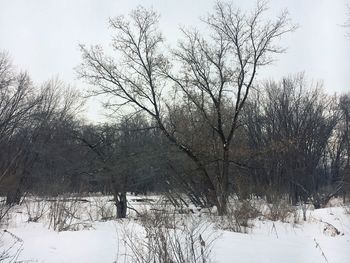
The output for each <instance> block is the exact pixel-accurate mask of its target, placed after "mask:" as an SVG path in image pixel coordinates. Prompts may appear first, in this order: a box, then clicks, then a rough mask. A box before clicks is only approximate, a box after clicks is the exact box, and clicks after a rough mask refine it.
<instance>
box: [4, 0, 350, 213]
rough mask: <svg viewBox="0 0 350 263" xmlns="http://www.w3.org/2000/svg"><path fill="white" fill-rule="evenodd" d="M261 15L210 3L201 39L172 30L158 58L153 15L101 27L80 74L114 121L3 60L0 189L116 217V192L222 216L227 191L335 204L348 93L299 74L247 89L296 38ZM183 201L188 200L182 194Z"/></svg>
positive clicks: (123, 204) (342, 186)
mask: <svg viewBox="0 0 350 263" xmlns="http://www.w3.org/2000/svg"><path fill="white" fill-rule="evenodd" d="M266 11H267V6H266V4H265V3H262V2H258V4H257V6H256V8H255V9H253V10H252V11H248V12H243V11H241V10H239V9H236V8H234V7H233V6H232V5H231V4H227V3H220V2H218V3H217V4H216V5H215V8H214V11H213V12H212V14H210V15H208V16H207V17H206V18H204V19H203V22H204V23H205V25H206V26H207V28H208V32H207V33H206V34H203V33H200V32H199V31H198V30H196V29H183V30H182V33H183V37H182V38H181V40H179V43H178V46H177V47H176V48H173V49H170V50H169V49H168V48H167V45H166V44H165V40H164V38H163V36H162V34H161V32H160V30H159V28H158V22H159V15H158V14H157V13H156V12H154V11H153V10H147V9H145V8H142V7H139V8H137V9H135V10H133V11H132V12H131V14H130V16H129V17H124V16H120V17H116V18H113V19H110V21H109V23H110V27H111V28H112V30H113V34H114V36H113V40H112V47H113V50H114V52H116V55H114V56H113V57H112V56H108V55H106V54H105V53H104V52H103V49H102V48H101V47H100V46H93V47H91V48H87V47H85V46H81V52H82V63H81V65H80V66H79V67H78V69H77V73H78V75H79V77H80V78H82V79H84V80H86V81H87V82H88V83H89V84H91V86H92V92H91V94H90V95H93V96H99V95H103V96H104V97H106V98H107V100H108V101H107V103H106V108H107V109H109V110H111V112H112V114H114V115H115V116H117V115H118V116H120V115H121V116H122V117H121V118H118V121H114V122H113V121H110V122H107V123H105V124H100V125H97V124H89V123H88V122H86V121H84V120H83V119H82V118H79V117H78V116H79V114H78V113H79V111H80V110H81V109H82V105H83V100H82V99H81V96H80V95H79V94H78V93H77V92H76V91H75V90H74V89H71V88H69V87H67V86H65V85H64V84H63V83H62V82H60V81H59V80H51V81H48V82H46V83H44V84H43V85H41V86H40V87H34V85H33V84H32V82H31V81H30V78H29V76H28V74H27V73H22V72H16V70H15V69H14V67H13V65H12V64H11V61H10V59H9V57H8V55H7V54H6V53H1V55H0V92H1V93H0V96H1V98H0V99H1V101H0V147H1V156H0V193H1V194H4V195H6V202H7V204H9V205H11V204H15V203H18V202H20V200H21V198H22V197H23V196H24V195H25V194H27V193H33V194H39V195H56V194H61V193H67V192H68V193H73V192H74V193H83V192H85V193H86V192H103V193H109V194H113V196H114V201H115V204H116V206H117V216H118V217H125V216H126V211H127V198H126V193H127V192H133V193H136V194H137V193H147V192H157V193H162V194H164V195H166V196H168V197H169V200H171V202H173V203H174V204H175V205H178V204H179V203H182V204H185V205H186V204H187V205H188V202H192V203H194V204H196V205H198V206H201V207H207V206H216V207H217V209H218V213H219V214H221V215H222V214H225V213H226V211H227V206H228V200H229V197H230V196H231V195H233V194H235V195H237V196H238V197H239V198H242V199H246V198H251V197H253V196H258V197H261V198H266V199H267V200H269V201H270V202H274V201H275V200H278V199H280V198H287V199H288V200H289V201H290V202H291V203H292V204H297V203H301V202H303V203H304V202H311V203H313V204H314V205H315V207H320V206H322V205H323V204H325V203H326V202H327V201H328V200H329V199H330V198H331V197H332V196H340V195H342V196H343V197H344V198H346V193H347V192H348V191H349V185H350V172H349V158H350V142H349V141H350V133H349V128H350V127H349V126H350V124H349V121H350V95H349V94H343V95H339V96H336V95H334V96H330V95H328V94H326V93H325V92H324V91H323V89H322V85H321V84H310V83H308V80H307V77H306V76H305V75H304V74H295V75H291V76H287V77H285V78H283V79H282V80H270V81H264V82H261V81H260V82H258V81H257V80H256V76H257V74H258V72H259V71H260V69H261V68H263V67H266V66H268V65H269V64H271V63H272V62H273V60H274V59H275V56H276V55H279V54H281V53H283V52H284V51H285V49H284V47H282V46H279V44H278V42H279V39H280V38H281V37H283V36H284V35H285V34H287V33H290V32H292V31H294V30H295V29H296V27H295V26H294V25H293V24H292V23H291V21H290V19H289V17H288V14H287V13H286V12H282V13H281V14H280V15H279V16H278V17H277V18H276V19H274V20H272V19H266V18H265V14H266ZM184 196H186V198H184Z"/></svg>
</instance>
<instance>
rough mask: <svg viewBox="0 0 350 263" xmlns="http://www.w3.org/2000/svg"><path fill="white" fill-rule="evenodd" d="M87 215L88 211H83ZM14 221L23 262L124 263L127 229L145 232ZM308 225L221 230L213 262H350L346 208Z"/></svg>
mask: <svg viewBox="0 0 350 263" xmlns="http://www.w3.org/2000/svg"><path fill="white" fill-rule="evenodd" d="M101 198H102V197H101ZM103 198H105V199H106V200H107V199H108V198H106V197H103ZM147 198H149V197H147ZM82 210H84V211H86V207H84V205H82ZM201 216H202V217H203V216H204V215H201ZM11 217H12V219H13V220H11V221H10V222H9V224H8V225H7V226H6V227H5V226H3V227H2V230H1V232H3V229H6V231H8V232H9V233H8V232H4V233H3V241H4V243H3V244H4V247H6V245H9V244H10V243H12V242H13V239H14V237H13V236H12V235H11V234H13V235H15V236H16V237H18V238H20V239H21V240H23V242H22V246H23V247H22V251H21V253H20V255H19V257H18V260H19V261H21V260H23V261H28V260H32V261H34V262H53V263H54V262H110V263H112V262H117V261H118V257H119V261H120V262H124V261H123V260H121V258H122V257H123V254H124V253H125V250H124V243H123V241H122V236H123V234H122V232H123V230H122V229H123V227H125V224H126V223H130V222H131V223H132V224H133V225H134V226H136V228H135V230H136V231H140V232H141V231H142V228H141V227H140V226H139V224H138V223H137V221H135V220H133V219H125V220H109V221H105V222H102V221H92V222H91V226H90V227H89V228H88V229H81V230H78V231H62V232H56V231H54V230H52V229H49V228H48V223H47V222H45V220H41V221H40V220H39V222H38V223H34V222H27V217H28V216H27V215H26V213H25V210H23V207H18V208H16V209H15V210H13V211H12V212H11ZM307 219H308V220H307V221H306V222H303V221H301V222H298V223H297V224H293V223H283V222H280V221H276V222H272V221H269V220H266V219H262V218H258V219H255V220H254V221H253V222H252V223H253V225H254V227H253V228H252V229H249V231H248V233H247V234H244V233H236V232H230V231H223V230H219V229H216V235H217V236H218V237H217V239H216V240H215V242H214V244H213V249H212V259H213V262H218V263H231V262H237V263H245V262H259V263H268V262H278V263H283V262H286V263H287V262H288V263H289V262H299V263H303V262H307V263H312V262H315V263H316V262H317V263H319V262H327V261H328V262H330V263H348V262H350V215H349V214H347V213H346V211H345V210H344V208H343V207H340V206H339V207H328V208H323V209H317V210H312V211H309V213H308V216H307ZM209 221H210V220H209V219H208V222H209ZM327 223H328V224H331V225H332V226H334V227H336V228H337V229H338V230H339V231H340V234H339V235H336V236H331V235H327V234H326V233H325V232H324V228H325V226H326V225H327ZM208 224H209V223H208ZM10 233H11V234H10ZM0 250H1V247H0ZM322 253H324V256H323V255H322ZM4 262H6V261H4Z"/></svg>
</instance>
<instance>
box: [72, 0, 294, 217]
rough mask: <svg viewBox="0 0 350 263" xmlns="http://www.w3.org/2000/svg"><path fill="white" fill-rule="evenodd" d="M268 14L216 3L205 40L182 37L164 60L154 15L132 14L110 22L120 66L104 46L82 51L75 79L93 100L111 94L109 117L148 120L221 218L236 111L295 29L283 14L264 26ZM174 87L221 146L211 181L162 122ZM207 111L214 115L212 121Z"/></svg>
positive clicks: (139, 11)
mask: <svg viewBox="0 0 350 263" xmlns="http://www.w3.org/2000/svg"><path fill="white" fill-rule="evenodd" d="M266 10H267V7H266V4H265V3H262V2H258V4H257V7H256V8H255V9H254V10H253V11H252V12H251V13H244V12H241V11H240V10H238V9H235V8H233V7H232V5H230V4H224V3H220V2H219V3H217V4H216V6H215V10H214V12H213V14H212V15H210V16H208V17H207V19H205V23H206V24H207V25H208V27H209V29H210V32H211V34H210V36H208V37H202V36H201V35H200V34H199V33H197V32H196V31H186V30H183V33H184V36H185V39H184V40H183V41H182V42H180V44H179V48H178V49H176V50H175V51H174V52H171V53H173V55H172V56H170V58H167V57H166V55H165V54H166V50H165V48H164V46H163V37H162V35H161V33H160V32H159V30H158V21H159V15H158V14H157V13H156V12H154V11H151V10H146V9H144V8H142V7H139V8H137V9H136V10H134V11H132V12H131V14H130V19H126V18H125V17H123V16H119V17H117V18H114V19H110V27H111V28H112V29H113V30H114V31H115V36H114V38H113V42H112V44H113V48H114V50H115V51H116V52H117V56H116V57H117V59H113V58H112V57H108V56H106V55H104V53H103V51H102V48H101V47H98V46H96V47H92V48H90V49H87V48H85V47H84V46H82V47H81V49H82V54H83V63H82V65H81V66H80V68H79V70H78V73H79V75H80V77H82V78H84V79H86V80H87V81H89V82H90V83H91V84H93V85H95V86H96V87H97V88H96V89H95V92H94V95H100V94H105V95H108V96H109V98H110V101H109V103H108V105H107V106H108V107H109V108H112V109H113V110H114V111H118V110H120V109H121V108H125V107H127V108H128V109H134V110H136V111H143V112H145V113H147V114H148V116H149V117H151V118H152V119H153V120H154V121H155V122H156V123H157V125H158V127H159V129H160V130H162V131H163V133H164V134H165V136H166V137H167V138H168V139H169V140H170V141H171V142H172V143H174V144H175V145H176V146H177V147H178V148H179V149H180V150H181V151H183V152H184V153H185V154H186V155H187V156H188V157H189V158H190V159H191V160H192V161H193V162H194V163H195V164H196V166H197V168H198V170H199V171H200V173H201V174H202V179H203V181H205V185H206V186H207V189H203V191H206V193H207V194H206V196H207V198H208V202H209V203H211V204H213V205H216V206H217V208H218V211H219V213H220V214H223V213H225V212H226V206H227V198H228V194H229V192H228V190H229V187H228V177H229V165H230V146H231V142H232V138H233V137H234V134H235V131H236V129H237V127H238V126H239V116H240V112H241V110H242V108H243V106H244V104H245V102H246V99H247V97H248V94H249V91H250V89H251V88H252V87H253V86H254V80H255V77H256V74H257V71H258V69H259V68H260V67H261V66H265V65H268V64H270V63H271V62H272V59H273V55H274V54H277V53H282V52H283V51H284V49H283V48H281V47H278V46H276V45H275V43H276V41H277V40H278V39H279V38H280V37H281V36H282V35H284V34H285V33H287V32H290V31H292V30H293V29H294V28H295V27H294V26H293V25H291V24H290V21H289V20H288V16H287V13H286V12H283V13H282V14H281V15H280V16H279V17H278V18H277V19H276V20H275V21H271V20H267V21H265V20H263V16H264V13H265V11H266ZM172 86H175V87H176V89H177V90H178V91H179V92H180V93H181V95H182V96H184V97H185V98H187V99H188V100H189V101H190V103H191V104H192V105H194V106H195V107H196V108H198V109H199V111H200V112H201V114H202V116H204V117H205V121H206V123H207V124H208V126H209V127H210V129H211V130H212V131H213V132H214V133H215V135H216V136H218V137H219V138H220V140H221V145H220V151H221V157H220V158H219V160H218V161H219V162H220V168H219V169H220V170H219V171H216V172H215V173H214V174H213V173H211V172H210V171H209V170H208V169H207V167H206V162H205V160H201V158H200V157H199V156H198V155H197V154H196V150H195V149H192V148H191V147H190V146H189V145H187V144H186V142H184V141H181V140H179V138H178V137H177V134H176V127H175V129H174V127H172V126H171V125H170V126H169V125H167V123H165V121H164V118H165V116H166V115H167V114H168V113H169V111H168V109H169V107H170V101H169V99H170V97H169V96H166V94H165V93H166V91H168V90H169V87H172ZM168 94H169V93H168ZM224 105H227V111H226V112H225V114H224ZM128 106H129V107H128ZM209 111H210V112H211V113H213V114H210V115H209Z"/></svg>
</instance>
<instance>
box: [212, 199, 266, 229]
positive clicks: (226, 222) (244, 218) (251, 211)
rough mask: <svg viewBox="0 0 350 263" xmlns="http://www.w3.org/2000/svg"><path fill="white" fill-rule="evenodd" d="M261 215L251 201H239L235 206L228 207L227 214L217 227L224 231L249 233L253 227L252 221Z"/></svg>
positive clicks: (218, 222) (221, 218)
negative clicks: (248, 229) (249, 229)
mask: <svg viewBox="0 0 350 263" xmlns="http://www.w3.org/2000/svg"><path fill="white" fill-rule="evenodd" d="M259 215H260V212H259V210H258V209H257V208H256V207H255V206H254V205H253V204H252V202H251V201H250V200H243V201H237V202H235V205H234V206H229V207H228V212H227V214H226V215H225V216H222V217H220V220H218V221H217V226H218V227H219V228H220V229H223V230H228V231H233V232H240V233H247V228H249V227H252V224H251V222H250V221H251V220H253V219H255V218H257V217H258V216H259Z"/></svg>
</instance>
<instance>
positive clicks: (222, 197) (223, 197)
mask: <svg viewBox="0 0 350 263" xmlns="http://www.w3.org/2000/svg"><path fill="white" fill-rule="evenodd" d="M223 150H224V152H223V160H222V173H221V178H220V180H219V187H218V188H219V190H220V191H221V192H220V193H218V195H219V198H218V199H219V200H218V201H219V202H218V214H219V215H225V214H226V213H227V201H228V196H229V195H228V189H229V187H228V183H229V182H228V176H229V174H228V173H229V165H230V162H229V161H230V160H229V147H228V146H224V148H223Z"/></svg>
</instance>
